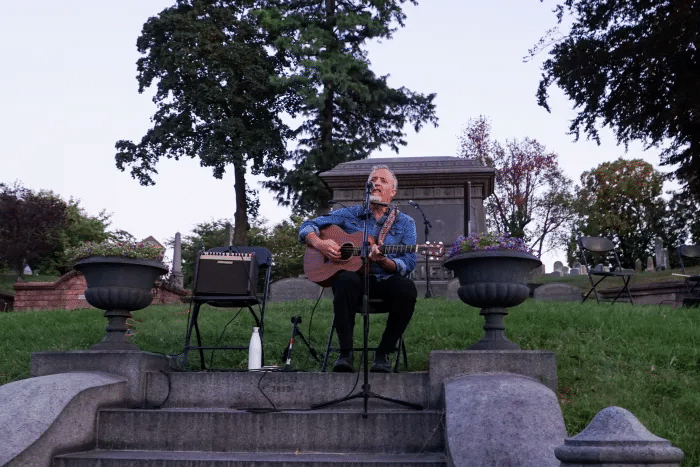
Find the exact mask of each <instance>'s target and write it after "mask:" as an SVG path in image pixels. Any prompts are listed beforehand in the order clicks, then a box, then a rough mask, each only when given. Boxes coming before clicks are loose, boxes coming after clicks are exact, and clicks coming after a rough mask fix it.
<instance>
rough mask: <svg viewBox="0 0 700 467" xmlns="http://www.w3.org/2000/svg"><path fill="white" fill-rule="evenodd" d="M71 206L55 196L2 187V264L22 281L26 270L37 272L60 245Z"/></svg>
mask: <svg viewBox="0 0 700 467" xmlns="http://www.w3.org/2000/svg"><path fill="white" fill-rule="evenodd" d="M66 211H67V205H66V203H65V202H64V201H63V200H62V199H61V198H60V197H58V196H56V195H54V194H53V193H51V192H38V193H35V192H33V191H32V190H30V189H28V188H25V187H23V186H22V185H21V184H20V183H19V182H17V183H15V184H14V185H13V186H8V185H5V184H0V264H3V265H6V266H8V267H10V268H12V269H14V271H15V272H16V273H17V274H18V275H19V276H20V277H22V276H23V275H24V266H25V264H28V265H29V266H30V267H32V268H36V267H37V265H38V264H39V262H40V261H41V259H42V258H43V257H44V256H46V255H49V254H51V253H52V252H53V251H54V250H55V248H56V245H59V244H60V241H61V239H60V232H61V230H62V229H63V228H64V226H65V225H66V222H67V216H66Z"/></svg>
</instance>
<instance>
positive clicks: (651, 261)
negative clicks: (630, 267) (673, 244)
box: [646, 256, 654, 271]
mask: <svg viewBox="0 0 700 467" xmlns="http://www.w3.org/2000/svg"><path fill="white" fill-rule="evenodd" d="M653 270H654V258H652V257H651V256H650V257H648V258H647V268H646V271H653Z"/></svg>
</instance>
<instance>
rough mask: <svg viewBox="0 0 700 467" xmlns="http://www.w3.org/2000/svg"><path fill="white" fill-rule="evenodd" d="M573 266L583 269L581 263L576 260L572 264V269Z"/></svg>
mask: <svg viewBox="0 0 700 467" xmlns="http://www.w3.org/2000/svg"><path fill="white" fill-rule="evenodd" d="M573 268H576V269H578V270H579V271H581V263H579V262H578V261H575V262H574V264H572V265H571V269H573Z"/></svg>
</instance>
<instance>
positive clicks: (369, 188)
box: [367, 181, 374, 190]
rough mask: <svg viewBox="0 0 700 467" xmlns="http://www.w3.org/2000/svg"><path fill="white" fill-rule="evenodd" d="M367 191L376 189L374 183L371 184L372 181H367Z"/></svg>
mask: <svg viewBox="0 0 700 467" xmlns="http://www.w3.org/2000/svg"><path fill="white" fill-rule="evenodd" d="M367 189H368V190H372V189H374V183H373V182H371V181H367Z"/></svg>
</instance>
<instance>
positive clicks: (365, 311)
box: [311, 182, 423, 418]
mask: <svg viewBox="0 0 700 467" xmlns="http://www.w3.org/2000/svg"><path fill="white" fill-rule="evenodd" d="M373 186H374V184H373V183H372V182H367V189H366V190H365V204H364V214H363V215H364V216H365V217H364V219H365V226H364V229H363V232H362V249H361V253H360V255H361V257H362V270H363V272H364V277H363V280H364V291H363V292H362V323H363V326H362V328H363V329H362V330H363V332H362V339H363V341H362V344H363V349H362V359H363V367H364V383H363V384H362V392H361V393H358V394H352V395H349V396H346V397H342V398H340V399H336V400H332V401H329V402H323V403H321V404H316V405H312V406H311V408H312V409H321V408H324V407H328V406H330V405H333V404H337V403H339V402H344V401H347V400H352V399H357V398H360V397H362V398H363V400H364V405H363V412H362V418H367V401H368V400H369V398H370V397H374V398H377V399H381V400H385V401H388V402H393V403H395V404H401V405H404V406H406V407H410V408H412V409H416V410H423V406H422V405H420V404H414V403H412V402H406V401H401V400H398V399H393V398H391V397H387V396H382V395H379V394H377V393H374V392H372V391H371V390H370V385H369V351H368V350H369V272H370V269H369V234H368V228H369V223H368V222H367V220H366V219H369V217H370V216H371V215H372V210H371V209H370V196H371V194H372V188H373Z"/></svg>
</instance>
